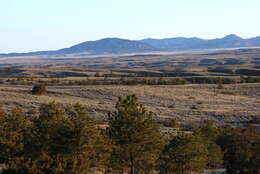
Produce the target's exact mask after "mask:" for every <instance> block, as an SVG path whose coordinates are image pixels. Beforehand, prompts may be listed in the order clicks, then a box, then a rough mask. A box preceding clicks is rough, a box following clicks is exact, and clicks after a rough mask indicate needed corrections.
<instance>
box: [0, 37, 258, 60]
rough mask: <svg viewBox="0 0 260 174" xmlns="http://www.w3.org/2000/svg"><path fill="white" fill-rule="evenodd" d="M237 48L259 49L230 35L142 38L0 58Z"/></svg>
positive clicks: (254, 41)
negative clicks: (210, 37) (221, 36)
mask: <svg viewBox="0 0 260 174" xmlns="http://www.w3.org/2000/svg"><path fill="white" fill-rule="evenodd" d="M238 47H260V37H255V38H250V39H243V38H241V37H239V36H237V35H234V34H231V35H228V36H226V37H224V38H221V39H210V40H207V39H200V38H197V37H193V38H184V37H177V38H168V39H152V38H148V39H143V40H127V39H120V38H105V39H101V40H97V41H88V42H83V43H80V44H77V45H74V46H72V47H69V48H64V49H60V50H55V51H38V52H29V53H9V54H0V56H1V57H12V56H38V55H59V56H61V55H67V54H84V55H98V54H122V53H141V52H154V51H184V50H201V49H217V48H238Z"/></svg>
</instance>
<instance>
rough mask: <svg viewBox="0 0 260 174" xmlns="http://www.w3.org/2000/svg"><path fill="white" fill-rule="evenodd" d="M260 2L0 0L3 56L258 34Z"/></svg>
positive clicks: (198, 0) (245, 0)
mask: <svg viewBox="0 0 260 174" xmlns="http://www.w3.org/2000/svg"><path fill="white" fill-rule="evenodd" d="M259 20H260V0H0V52H27V51H36V50H48V49H59V48H63V47H69V46H71V45H73V44H77V43H80V42H84V41H88V40H97V39H101V38H105V37H120V38H127V39H142V38H147V37H152V38H166V37H179V36H183V37H194V36H197V37H201V38H205V39H211V38H217V37H223V36H225V35H227V34H231V33H234V34H238V35H240V36H241V37H244V38H247V37H254V36H259V35H260V23H259Z"/></svg>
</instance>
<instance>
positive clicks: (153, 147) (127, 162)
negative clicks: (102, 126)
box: [106, 95, 164, 174]
mask: <svg viewBox="0 0 260 174" xmlns="http://www.w3.org/2000/svg"><path fill="white" fill-rule="evenodd" d="M116 109H117V111H116V112H114V113H113V114H109V127H108V128H107V130H106V131H107V135H108V136H109V137H110V138H111V140H112V141H113V143H114V146H113V152H112V154H111V163H112V164H113V166H112V167H113V168H114V169H119V170H123V169H124V168H127V169H129V170H130V174H138V173H148V172H150V171H152V170H153V168H154V164H155V161H156V159H157V158H158V155H159V153H160V151H161V148H162V145H163V143H164V141H163V137H162V136H161V134H160V131H159V126H158V125H157V124H156V123H155V121H154V120H153V116H152V113H151V112H147V111H146V109H145V108H144V107H143V106H142V105H141V104H139V103H138V100H137V97H136V96H135V95H132V96H127V97H126V98H124V99H122V98H119V101H118V102H117V104H116Z"/></svg>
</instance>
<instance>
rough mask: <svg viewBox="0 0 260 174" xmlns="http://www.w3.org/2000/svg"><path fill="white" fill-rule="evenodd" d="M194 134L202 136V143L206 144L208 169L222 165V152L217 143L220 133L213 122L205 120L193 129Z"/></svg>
mask: <svg viewBox="0 0 260 174" xmlns="http://www.w3.org/2000/svg"><path fill="white" fill-rule="evenodd" d="M194 135H195V136H198V137H200V138H202V141H203V143H205V145H206V146H207V151H208V155H207V158H208V160H207V161H208V162H207V168H208V169H215V168H220V167H222V164H223V152H222V150H221V148H220V146H219V145H217V138H218V136H219V135H220V130H219V128H217V127H216V125H215V124H214V122H212V121H205V122H204V123H203V124H202V125H201V126H199V127H198V128H196V129H195V130H194Z"/></svg>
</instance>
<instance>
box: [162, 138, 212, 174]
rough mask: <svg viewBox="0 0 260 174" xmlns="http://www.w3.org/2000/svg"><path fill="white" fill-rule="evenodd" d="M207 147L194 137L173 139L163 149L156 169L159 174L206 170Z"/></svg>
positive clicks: (183, 173)
mask: <svg viewBox="0 0 260 174" xmlns="http://www.w3.org/2000/svg"><path fill="white" fill-rule="evenodd" d="M207 154H208V152H207V147H206V146H205V144H204V143H203V141H202V140H201V139H199V138H198V137H196V136H194V135H185V134H181V135H178V136H176V137H174V138H173V139H172V140H171V141H170V142H169V144H168V145H166V146H165V148H164V149H163V151H162V153H161V155H160V158H159V160H158V161H157V169H158V170H159V172H160V174H188V173H191V172H201V171H203V170H204V169H206V168H207Z"/></svg>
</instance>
